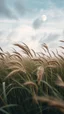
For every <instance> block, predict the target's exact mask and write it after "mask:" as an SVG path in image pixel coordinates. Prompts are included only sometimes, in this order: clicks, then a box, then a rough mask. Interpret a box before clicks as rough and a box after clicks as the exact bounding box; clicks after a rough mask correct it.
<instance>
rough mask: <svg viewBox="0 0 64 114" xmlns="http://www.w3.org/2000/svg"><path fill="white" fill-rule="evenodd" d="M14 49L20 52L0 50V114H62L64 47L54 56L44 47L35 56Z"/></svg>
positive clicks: (21, 46)
mask: <svg viewBox="0 0 64 114" xmlns="http://www.w3.org/2000/svg"><path fill="white" fill-rule="evenodd" d="M60 42H61V43H62V45H63V43H64V41H63V40H61V41H60ZM14 45H15V46H17V47H18V48H20V52H18V51H16V50H13V52H12V53H9V52H4V51H3V50H2V49H1V48H0V114H54V113H55V114H63V113H64V47H63V46H59V48H60V49H61V52H59V50H56V53H55V52H53V51H49V48H48V46H47V45H46V44H45V43H44V44H42V52H39V53H36V52H35V51H34V50H30V49H29V47H28V46H27V45H26V44H24V43H23V44H14Z"/></svg>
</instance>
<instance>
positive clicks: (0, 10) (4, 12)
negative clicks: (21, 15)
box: [0, 0, 17, 19]
mask: <svg viewBox="0 0 64 114" xmlns="http://www.w3.org/2000/svg"><path fill="white" fill-rule="evenodd" d="M4 17H6V18H16V19H17V16H16V15H15V14H14V13H13V12H12V10H11V9H10V8H9V7H8V6H7V0H0V18H4Z"/></svg>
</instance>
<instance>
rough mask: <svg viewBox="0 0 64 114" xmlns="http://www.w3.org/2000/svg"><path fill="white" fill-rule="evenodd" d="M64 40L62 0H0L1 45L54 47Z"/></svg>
mask: <svg viewBox="0 0 64 114" xmlns="http://www.w3.org/2000/svg"><path fill="white" fill-rule="evenodd" d="M61 39H62V40H64V0H0V47H2V48H3V49H4V50H9V49H10V48H12V47H13V44H14V43H20V44H21V43H22V42H24V43H26V44H27V45H28V46H29V47H30V48H32V49H34V50H35V51H39V49H40V48H41V47H40V46H41V44H43V43H47V44H48V46H49V48H57V47H58V46H59V45H60V42H59V40H61Z"/></svg>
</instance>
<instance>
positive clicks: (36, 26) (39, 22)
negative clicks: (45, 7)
mask: <svg viewBox="0 0 64 114" xmlns="http://www.w3.org/2000/svg"><path fill="white" fill-rule="evenodd" d="M41 25H42V21H41V19H39V18H37V19H36V20H35V21H34V22H33V27H34V29H38V28H40V27H41Z"/></svg>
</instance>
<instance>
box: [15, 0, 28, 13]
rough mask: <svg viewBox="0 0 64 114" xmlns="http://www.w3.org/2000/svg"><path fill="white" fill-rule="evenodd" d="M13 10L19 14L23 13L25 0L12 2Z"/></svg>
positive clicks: (24, 11)
mask: <svg viewBox="0 0 64 114" xmlns="http://www.w3.org/2000/svg"><path fill="white" fill-rule="evenodd" d="M14 7H15V10H16V11H17V12H18V14H20V15H24V14H25V13H26V11H27V9H26V7H25V0H24V1H23V0H16V1H15V4H14Z"/></svg>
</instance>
